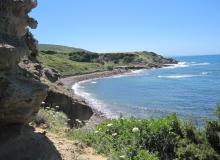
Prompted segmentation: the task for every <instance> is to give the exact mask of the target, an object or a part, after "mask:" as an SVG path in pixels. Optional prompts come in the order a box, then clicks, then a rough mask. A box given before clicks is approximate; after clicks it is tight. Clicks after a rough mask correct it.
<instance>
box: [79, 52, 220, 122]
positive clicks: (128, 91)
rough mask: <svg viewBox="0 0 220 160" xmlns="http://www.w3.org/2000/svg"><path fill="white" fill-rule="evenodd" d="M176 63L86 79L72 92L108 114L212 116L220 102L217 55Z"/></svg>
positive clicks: (219, 63) (201, 118) (196, 57)
mask: <svg viewBox="0 0 220 160" xmlns="http://www.w3.org/2000/svg"><path fill="white" fill-rule="evenodd" d="M175 58H176V59H177V60H179V61H180V62H181V63H180V64H179V65H177V66H173V67H168V68H161V69H151V70H144V71H139V72H136V73H133V74H129V75H127V76H116V77H111V78H104V79H97V80H92V81H87V82H84V83H81V84H77V86H75V89H76V92H77V93H78V94H81V95H83V96H84V97H85V98H87V99H88V101H89V103H91V104H92V105H94V106H96V107H97V108H98V109H100V110H102V111H103V112H105V113H106V114H107V115H109V116H115V115H119V114H120V113H122V114H123V115H124V116H136V117H146V118H149V117H150V116H155V117H157V116H164V115H167V114H170V113H173V112H176V113H177V114H178V115H180V116H181V117H182V118H183V119H191V120H197V121H198V122H199V123H200V122H201V121H203V120H204V119H207V118H214V114H213V111H214V109H215V106H216V103H218V102H220V55H218V56H217V55H216V56H191V57H175Z"/></svg>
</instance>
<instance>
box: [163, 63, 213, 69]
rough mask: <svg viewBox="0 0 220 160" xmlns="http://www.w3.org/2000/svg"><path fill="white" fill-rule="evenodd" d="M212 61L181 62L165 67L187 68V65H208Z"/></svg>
mask: <svg viewBox="0 0 220 160" xmlns="http://www.w3.org/2000/svg"><path fill="white" fill-rule="evenodd" d="M209 64H210V63H206V62H204V63H196V62H191V63H188V62H179V63H177V64H166V65H167V67H164V68H185V67H191V66H206V65H209Z"/></svg>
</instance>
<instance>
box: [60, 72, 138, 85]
mask: <svg viewBox="0 0 220 160" xmlns="http://www.w3.org/2000/svg"><path fill="white" fill-rule="evenodd" d="M134 70H135V69H134ZM136 70H141V69H136ZM132 71H133V70H131V69H115V70H112V71H101V72H94V73H88V74H82V75H75V76H69V77H65V78H61V79H60V81H61V82H62V83H63V84H65V85H66V86H67V87H68V88H71V89H72V86H73V85H74V84H76V83H78V82H82V81H86V80H92V79H98V78H106V77H111V76H115V75H123V74H126V73H131V72H132Z"/></svg>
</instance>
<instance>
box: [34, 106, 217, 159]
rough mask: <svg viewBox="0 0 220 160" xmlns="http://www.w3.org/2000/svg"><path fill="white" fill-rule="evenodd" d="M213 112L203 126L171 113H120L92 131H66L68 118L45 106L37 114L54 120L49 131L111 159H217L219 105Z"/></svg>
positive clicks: (46, 119) (49, 126)
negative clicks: (136, 115) (150, 115)
mask: <svg viewBox="0 0 220 160" xmlns="http://www.w3.org/2000/svg"><path fill="white" fill-rule="evenodd" d="M55 108H56V107H55ZM216 115H217V117H218V119H216V120H209V121H207V122H206V124H205V126H204V127H203V128H198V127H197V126H195V125H194V124H193V123H192V122H184V121H182V120H180V119H179V118H178V116H177V115H176V114H171V115H169V116H167V117H165V118H162V117H160V118H158V119H154V118H150V119H137V118H123V117H122V116H121V117H120V118H118V119H109V120H106V121H104V122H103V123H101V124H100V125H98V126H97V127H96V128H95V129H94V130H85V129H69V130H67V129H66V128H67V123H68V119H67V118H66V117H65V116H63V113H61V114H60V113H59V112H56V110H55V109H50V108H45V109H41V110H40V112H39V114H38V116H40V117H41V119H42V118H43V119H44V120H45V123H47V124H51V123H53V125H48V129H49V130H50V131H56V132H59V130H62V131H63V132H64V133H65V134H64V136H65V137H66V138H68V139H70V140H76V139H77V140H81V141H82V142H84V143H86V144H87V145H88V146H92V147H94V148H95V149H96V151H97V152H98V153H100V154H104V155H106V156H107V157H109V159H112V160H118V159H121V160H159V159H162V160H163V159H175V160H184V159H185V160H219V159H220V143H219V142H220V106H218V107H217V109H216ZM47 121H52V122H47ZM57 123H58V124H57ZM79 123H81V122H80V121H79ZM62 125H63V127H62Z"/></svg>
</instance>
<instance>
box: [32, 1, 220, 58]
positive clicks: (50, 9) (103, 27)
mask: <svg viewBox="0 0 220 160" xmlns="http://www.w3.org/2000/svg"><path fill="white" fill-rule="evenodd" d="M38 3H39V5H38V8H36V9H34V10H33V11H32V13H31V16H33V17H34V18H36V19H37V20H38V22H39V26H38V28H37V30H33V33H34V35H35V37H36V38H37V39H38V40H39V42H40V43H50V44H60V45H67V46H74V47H79V48H84V49H87V50H90V51H97V52H117V51H136V50H137V51H140V50H147V51H154V52H158V53H160V54H163V55H194V54H220V0H62V1H61V0H38Z"/></svg>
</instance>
